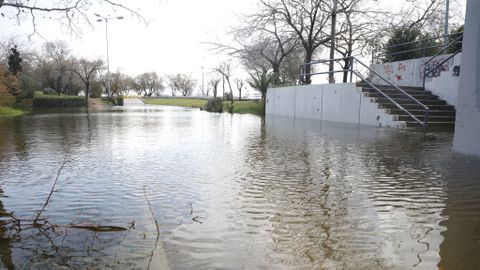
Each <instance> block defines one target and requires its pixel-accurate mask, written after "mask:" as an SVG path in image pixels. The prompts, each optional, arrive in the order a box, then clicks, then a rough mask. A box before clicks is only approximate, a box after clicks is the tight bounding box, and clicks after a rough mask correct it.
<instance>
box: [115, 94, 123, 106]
mask: <svg viewBox="0 0 480 270" xmlns="http://www.w3.org/2000/svg"><path fill="white" fill-rule="evenodd" d="M123 101H124V98H123V96H118V97H117V98H116V99H115V105H117V106H123Z"/></svg>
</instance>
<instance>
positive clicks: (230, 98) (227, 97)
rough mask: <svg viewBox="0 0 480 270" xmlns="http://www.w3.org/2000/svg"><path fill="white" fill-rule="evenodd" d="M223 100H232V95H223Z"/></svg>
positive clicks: (228, 93)
mask: <svg viewBox="0 0 480 270" xmlns="http://www.w3.org/2000/svg"><path fill="white" fill-rule="evenodd" d="M225 100H233V94H232V93H230V92H227V93H225Z"/></svg>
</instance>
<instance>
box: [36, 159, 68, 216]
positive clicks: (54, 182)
mask: <svg viewBox="0 0 480 270" xmlns="http://www.w3.org/2000/svg"><path fill="white" fill-rule="evenodd" d="M67 156H68V150H67V151H65V156H64V157H63V162H62V166H60V169H58V172H57V176H56V177H55V180H54V181H53V185H52V189H50V193H49V194H48V197H47V199H46V200H45V203H44V204H43V206H42V209H40V211H38V214H37V216H36V217H35V219H34V221H33V224H37V221H38V219H39V218H40V215H41V214H42V213H43V211H44V210H45V207H47V205H48V203H49V202H50V198H51V197H52V194H53V191H54V190H55V186H56V185H57V181H58V178H59V177H60V174H61V173H62V170H63V168H64V167H65V164H66V163H67Z"/></svg>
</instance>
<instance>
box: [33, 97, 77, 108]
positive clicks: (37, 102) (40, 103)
mask: <svg viewBox="0 0 480 270" xmlns="http://www.w3.org/2000/svg"><path fill="white" fill-rule="evenodd" d="M84 106H85V97H80V96H56V95H55V96H54V95H41V96H35V97H34V98H33V107H45V108H48V107H84Z"/></svg>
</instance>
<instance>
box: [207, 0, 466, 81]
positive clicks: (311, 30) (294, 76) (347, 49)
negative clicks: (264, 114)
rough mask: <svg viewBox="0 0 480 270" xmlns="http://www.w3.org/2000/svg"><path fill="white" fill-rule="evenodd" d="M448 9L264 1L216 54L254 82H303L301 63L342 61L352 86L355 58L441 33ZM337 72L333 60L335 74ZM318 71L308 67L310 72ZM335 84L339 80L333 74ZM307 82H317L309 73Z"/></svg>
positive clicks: (439, 1) (435, 4)
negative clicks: (234, 63)
mask: <svg viewBox="0 0 480 270" xmlns="http://www.w3.org/2000/svg"><path fill="white" fill-rule="evenodd" d="M395 2H397V1H395ZM398 2H401V1H398ZM403 2H405V1H403ZM452 2H457V1H455V0H451V5H452ZM379 3H383V5H379ZM390 3H391V2H390ZM452 6H453V5H452ZM444 8H445V0H428V1H419V0H407V1H406V2H405V3H404V4H403V6H402V8H401V9H400V10H399V11H393V10H394V9H392V7H391V6H390V5H389V1H381V0H259V1H258V5H257V8H256V9H255V10H254V11H253V12H251V13H248V14H244V15H243V16H242V17H241V21H242V22H241V23H239V24H238V25H237V26H235V27H233V29H231V31H230V36H231V42H228V43H223V42H209V44H210V45H211V47H212V49H213V51H214V52H216V53H225V54H227V55H229V56H231V57H234V58H236V59H239V60H240V61H241V63H242V64H243V67H244V68H245V69H246V70H247V71H248V72H249V73H250V74H251V77H253V78H256V79H258V78H261V77H262V76H267V77H272V76H273V74H276V78H277V79H276V80H273V83H274V84H277V85H288V84H295V83H298V82H299V65H300V64H301V63H310V62H312V60H314V59H315V58H316V57H319V56H320V55H323V58H328V59H333V58H338V57H342V58H345V59H344V60H342V61H339V65H340V66H341V68H342V69H344V70H345V72H344V75H343V82H346V81H347V78H348V77H347V70H349V69H350V68H351V65H352V63H351V59H349V58H348V57H350V56H358V55H362V56H365V55H367V54H369V53H371V52H372V50H373V49H375V48H381V47H384V46H387V45H392V44H397V43H404V42H411V41H415V40H420V39H422V38H425V37H433V36H438V35H441V34H442V33H443V18H444ZM452 13H453V12H452ZM452 13H451V14H452ZM453 16H457V17H458V15H457V14H455V13H453ZM457 21H459V20H457ZM456 27H458V25H456ZM405 33H408V34H411V33H413V34H411V35H408V34H407V35H405ZM427 33H428V34H427ZM327 55H328V56H327ZM405 57H406V56H405ZM333 69H334V66H333V62H330V63H329V71H333ZM312 72H313V71H312V70H311V67H310V66H308V65H307V66H306V70H305V73H307V74H309V73H312ZM269 73H270V74H269ZM329 82H330V83H333V82H334V76H333V73H331V74H330V76H329ZM304 83H307V84H309V83H311V78H310V76H309V75H308V76H306V78H305V81H304Z"/></svg>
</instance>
